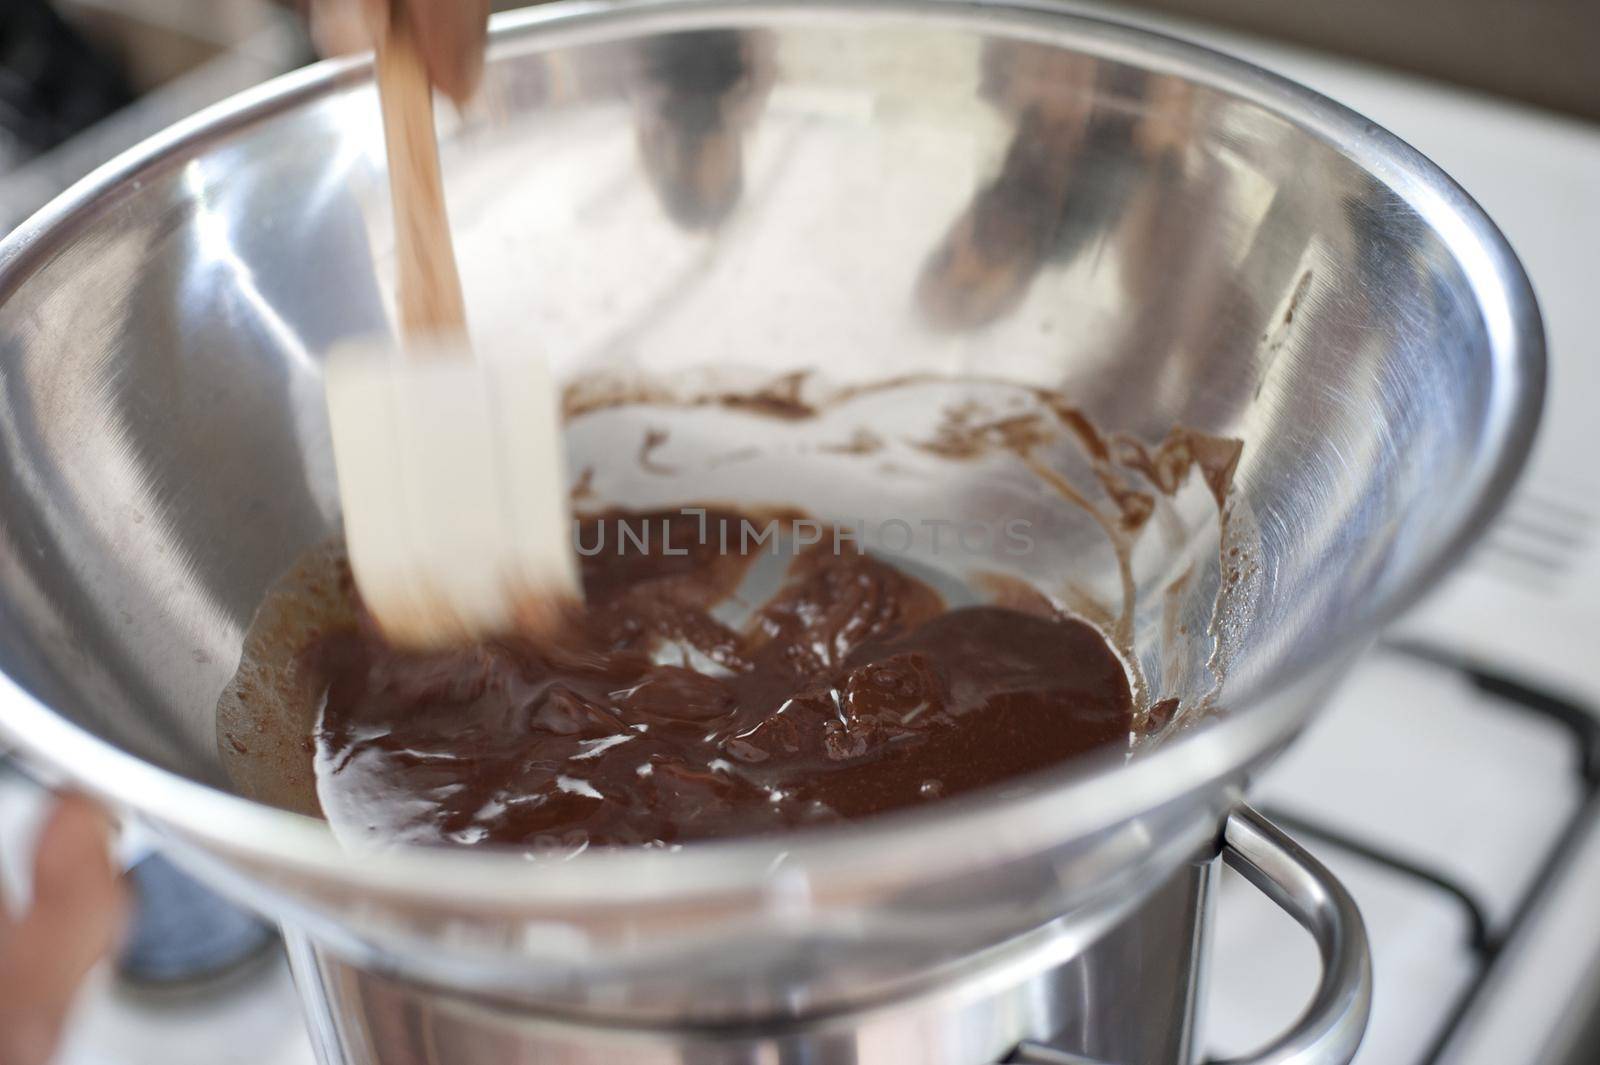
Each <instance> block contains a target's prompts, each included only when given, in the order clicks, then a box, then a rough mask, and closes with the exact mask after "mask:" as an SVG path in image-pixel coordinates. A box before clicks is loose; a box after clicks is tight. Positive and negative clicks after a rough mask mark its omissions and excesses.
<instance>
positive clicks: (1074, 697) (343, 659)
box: [300, 512, 1133, 848]
mask: <svg viewBox="0 0 1600 1065" xmlns="http://www.w3.org/2000/svg"><path fill="white" fill-rule="evenodd" d="M737 517H738V515H734V514H731V513H728V512H712V513H711V514H709V515H708V518H709V520H710V521H718V520H723V519H735V520H736V519H737ZM698 521H699V519H698V517H697V516H686V515H684V514H682V513H676V512H674V513H654V514H630V513H625V512H609V513H607V514H603V515H596V516H592V517H590V518H587V519H585V524H586V525H587V526H589V527H590V528H589V536H588V539H589V540H590V541H593V540H594V539H597V538H598V532H597V529H598V526H599V525H600V524H602V523H613V524H617V525H619V526H620V527H622V528H627V529H629V530H631V532H630V533H629V534H628V535H627V537H626V538H625V540H624V542H625V543H627V544H629V545H634V544H639V543H646V542H647V543H648V546H647V547H643V548H636V547H633V546H630V547H629V549H628V550H625V551H620V552H619V551H611V550H608V551H604V552H600V553H597V554H595V555H593V556H589V557H585V558H583V580H584V589H585V594H586V597H587V600H588V604H589V608H588V610H587V612H586V614H585V615H584V617H583V618H582V619H581V620H580V622H579V623H578V624H577V625H576V626H575V627H574V628H573V629H572V630H571V631H570V632H569V633H568V635H567V636H566V637H565V638H564V639H563V640H562V641H561V644H560V646H549V645H536V644H533V643H531V642H529V641H526V640H518V639H506V640H497V641H492V642H490V643H487V644H484V645H482V646H479V647H474V648H471V649H467V650H462V651H456V652H450V653H443V654H407V653H401V652H397V651H395V650H394V649H392V648H390V647H389V646H387V645H386V644H385V643H384V642H383V641H382V639H381V638H380V637H379V636H378V635H377V634H376V633H375V631H374V629H373V628H372V626H371V625H370V624H368V623H366V622H365V621H363V622H362V623H359V624H355V625H349V626H346V627H343V628H341V629H338V630H336V631H330V632H326V633H324V634H322V635H321V636H320V637H319V638H317V639H316V640H315V641H314V642H313V643H312V644H311V645H310V646H309V647H308V648H307V649H306V650H305V652H304V653H303V655H302V656H301V659H300V662H301V668H302V670H303V671H304V673H305V675H314V676H317V677H320V678H322V691H321V696H322V699H321V701H322V702H323V707H324V708H323V711H322V715H321V719H320V721H319V723H318V729H317V734H316V742H317V785H318V791H319V794H320V797H321V803H322V808H323V810H324V811H326V814H327V816H328V817H329V819H330V820H331V821H333V822H334V823H335V825H336V826H338V827H339V828H341V830H343V831H345V832H346V833H353V834H356V835H365V836H372V837H376V838H379V839H395V840H407V841H413V842H454V843H468V844H472V843H502V844H509V845H513V846H519V847H535V848H538V847H543V846H547V845H551V844H555V845H559V846H563V847H573V846H579V845H584V844H621V845H672V844H677V843H681V842H684V841H688V840H694V839H703V838H708V837H716V836H729V835H745V834H751V833H758V832H765V831H772V830H778V829H783V828H788V827H793V826H800V825H811V824H820V823H828V822H835V821H840V820H849V819H855V818H861V817H868V816H872V815H874V814H877V813H880V812H884V811H888V810H894V809H900V808H903V807H907V806H912V805H916V804H919V803H924V802H929V801H934V800H937V799H940V798H944V797H948V796H951V795H958V794H962V793H964V792H968V791H972V790H974V789H978V788H982V787H986V786H989V785H992V784H995V783H998V782H1001V781H1005V780H1009V779H1012V778H1015V777H1017V776H1018V775H1021V774H1025V773H1029V772H1032V771H1035V770H1039V769H1045V768H1048V767H1051V766H1055V765H1059V764H1060V763H1062V762H1063V761H1066V760H1068V759H1071V758H1073V757H1076V756H1078V755H1081V754H1084V753H1087V752H1090V751H1094V750H1100V749H1105V750H1125V749H1126V748H1127V744H1128V740H1129V733H1130V728H1131V724H1132V716H1133V701H1132V696H1131V692H1130V689H1129V684H1128V678H1127V674H1126V672H1125V670H1124V667H1123V664H1122V663H1121V661H1119V659H1118V658H1117V656H1116V655H1115V654H1114V653H1113V652H1112V651H1111V649H1110V648H1109V647H1108V646H1107V645H1106V643H1105V640H1104V639H1103V638H1102V637H1101V636H1100V634H1099V633H1098V632H1096V631H1095V630H1094V629H1093V628H1091V627H1090V626H1089V625H1087V624H1084V623H1083V622H1080V621H1076V620H1073V619H1070V618H1066V617H1062V616H1060V615H1059V614H1044V615H1041V614H1040V613H1039V612H1036V611H1034V610H1029V611H1026V612H1025V611H1023V610H1016V609H1010V608H1008V607H1005V606H977V607H967V608H963V609H958V610H946V608H945V606H944V603H943V602H942V600H941V599H940V597H939V595H938V594H937V593H936V592H934V591H933V589H932V588H930V587H928V586H927V585H926V584H924V583H922V582H921V581H919V580H916V579H915V578H912V577H910V576H908V575H907V574H905V573H903V572H901V571H899V570H897V569H894V568H893V567H891V566H889V565H887V564H885V563H884V562H882V561H879V560H877V559H875V558H873V557H870V556H861V555H856V554H854V553H847V554H843V555H836V554H833V553H831V552H822V551H812V552H809V553H806V554H802V555H800V556H799V557H798V558H796V559H795V560H794V562H793V563H792V564H791V565H790V566H789V571H788V575H787V578H786V580H785V581H784V582H783V584H782V585H781V587H780V588H779V589H778V590H777V592H776V593H775V594H774V595H772V596H771V597H770V598H769V599H767V600H766V602H765V603H764V604H762V605H760V607H759V608H758V609H756V610H755V611H754V613H753V614H752V615H751V617H750V619H749V621H748V623H746V624H744V625H741V626H738V627H734V626H732V625H730V624H728V623H726V622H724V621H723V620H720V619H719V618H718V617H717V616H716V615H715V614H714V612H713V611H714V608H715V607H716V606H717V605H718V604H719V603H721V602H723V601H725V600H726V599H727V598H728V596H729V595H730V594H731V593H732V592H733V590H734V588H735V587H736V586H737V585H738V584H739V582H740V580H741V578H742V577H743V575H744V573H745V568H746V565H747V564H748V561H749V560H748V558H741V557H739V556H737V555H730V554H725V553H723V552H721V551H720V550H719V549H718V545H717V544H716V543H715V541H714V540H713V541H710V542H708V543H701V542H698V541H697V539H696V537H695V534H696V532H697V526H698ZM652 531H655V532H657V533H659V535H654V536H651V532H652ZM646 537H649V539H648V541H647V540H646ZM679 552H682V553H679Z"/></svg>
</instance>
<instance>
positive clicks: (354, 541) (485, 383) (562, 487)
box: [326, 4, 580, 648]
mask: <svg viewBox="0 0 1600 1065" xmlns="http://www.w3.org/2000/svg"><path fill="white" fill-rule="evenodd" d="M404 11H405V5H403V4H400V5H396V6H395V14H394V17H393V18H392V19H391V21H390V24H389V28H388V31H387V33H386V35H385V37H384V39H383V40H381V41H380V42H379V46H378V58H377V79H378V92H379V95H380V97H381V98H382V104H383V127H384V137H385V140H386V142H387V147H388V158H389V187H390V195H391V198H392V200H393V207H394V223H395V254H396V261H397V271H398V284H397V294H398V300H397V302H398V308H399V317H400V334H401V341H400V344H399V346H398V347H396V346H395V344H394V343H393V342H392V341H390V340H387V339H385V340H383V341H372V342H368V343H361V344H351V345H344V346H341V347H340V348H338V349H336V350H335V351H334V352H332V353H331V354H330V355H329V358H328V365H327V374H326V385H327V397H328V414H329V418H330V421H331V427H332V436H333V453H334V463H335V466H336V468H337V470H338V476H339V493H340V496H341V499H342V502H343V505H344V525H345V539H346V542H347V544H348V548H349V553H350V564H351V569H352V570H353V572H354V575H355V579H356V584H357V587H358V588H359V589H360V591H361V596H362V599H363V600H364V601H365V603H366V605H367V608H368V609H369V610H370V611H371V612H372V614H373V616H374V617H375V618H376V619H377V622H378V624H379V626H380V627H381V628H382V630H383V632H384V634H385V636H387V637H388V638H389V639H390V640H391V641H393V642H395V643H397V644H399V645H402V646H409V647H417V648H427V647H440V646H447V645H450V644H455V643H463V642H466V641H469V640H472V639H474V638H479V637H483V636H490V635H496V634H500V633H504V632H507V631H510V630H521V631H526V632H533V633H535V634H542V633H548V632H549V630H550V629H551V628H552V627H554V626H556V625H558V624H560V622H561V620H562V619H563V618H564V617H565V616H566V612H567V610H568V608H569V607H570V606H572V605H573V604H574V603H576V602H577V601H578V596H579V594H580V593H579V586H578V580H577V566H576V563H575V561H574V559H573V556H572V550H571V546H570V543H571V541H570V539H569V535H568V531H569V527H570V517H569V512H568V502H567V488H566V476H565V464H564V459H563V454H562V449H561V438H560V432H559V411H558V403H557V398H556V394H555V386H554V383H553V381H552V380H551V377H550V373H549V368H548V366H547V365H546V364H545V362H544V360H543V359H541V358H539V357H538V356H537V355H536V354H534V353H531V352H516V353H506V354H497V353H492V352H490V353H485V352H478V353H476V354H475V353H474V352H473V351H472V349H471V348H470V347H469V346H468V343H467V332H466V315H465V309H464V305H463V301H462V295H461V280H460V277H459V276H458V274H457V271H456V261H455V253H454V251H453V249H452V247H451V244H450V230H449V222H448V220H447V218H446V215H445V206H444V189H443V185H442V182H441V178H440V172H439V146H438V140H437V137H436V134H435V132H434V125H433V96H432V89H431V87H430V86H429V83H428V78H427V73H426V69H425V67H424V65H423V60H422V57H421V55H420V54H419V52H418V50H417V46H416V40H415V37H414V35H413V34H414V31H413V30H412V28H411V27H410V25H409V24H408V23H407V21H406V19H405V16H404Z"/></svg>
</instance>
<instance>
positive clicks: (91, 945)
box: [0, 796, 123, 1065]
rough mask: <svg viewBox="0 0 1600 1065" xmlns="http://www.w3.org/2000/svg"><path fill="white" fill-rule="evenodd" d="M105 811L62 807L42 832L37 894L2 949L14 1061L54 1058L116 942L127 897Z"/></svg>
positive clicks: (71, 801) (2, 993)
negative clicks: (78, 1000)
mask: <svg viewBox="0 0 1600 1065" xmlns="http://www.w3.org/2000/svg"><path fill="white" fill-rule="evenodd" d="M109 837H110V828H109V823H108V822H107V820H106V817H105V815H104V814H103V813H102V812H101V811H100V809H99V808H98V807H97V806H95V805H94V804H93V803H91V802H89V801H88V800H87V799H84V798H81V797H76V796H70V797H67V798H65V799H63V800H62V801H61V802H60V804H58V805H57V807H56V809H55V811H54V812H53V813H52V814H51V815H50V817H49V819H48V820H47V821H46V822H45V826H44V828H43V829H42V830H41V832H40V835H39V843H38V846H37V849H36V853H35V857H34V872H33V899H32V903H31V907H30V909H29V910H28V912H27V914H26V915H25V916H23V917H22V918H21V919H20V920H19V921H18V922H17V924H16V925H15V927H14V928H13V929H12V930H11V933H10V934H9V935H8V936H7V937H6V941H5V944H4V948H3V951H0V1032H4V1033H5V1036H4V1037H3V1038H4V1040H5V1041H4V1042H0V1050H3V1051H4V1052H5V1053H6V1054H7V1055H9V1056H8V1057H5V1058H4V1060H5V1061H6V1062H7V1065H9V1063H10V1061H11V1060H13V1059H14V1060H15V1061H17V1062H18V1063H19V1065H35V1063H39V1065H42V1063H43V1062H45V1061H47V1060H48V1058H49V1055H50V1053H51V1051H52V1050H53V1048H54V1046H55V1043H56V1040H57V1038H58V1037H59V1035H60V1032H61V1025H62V1023H63V1022H64V1020H65V1019H66V1016H67V1010H68V1009H69V1008H70V1006H71V1004H72V999H73V996H74V994H75V992H76V991H77V989H78V985H79V984H81V983H82V982H83V979H84V977H85V976H87V975H88V972H89V970H90V969H91V968H93V967H94V964H95V963H96V962H97V961H99V960H100V958H101V957H103V956H104V955H105V954H106V953H107V952H108V951H109V950H110V949H111V947H112V946H113V945H114V943H115V941H116V937H117V933H118V931H119V929H120V928H121V926H122V919H123V900H122V892H121V889H120V886H119V884H118V881H117V870H116V867H115V866H114V865H113V864H112V861H111V856H110V849H109Z"/></svg>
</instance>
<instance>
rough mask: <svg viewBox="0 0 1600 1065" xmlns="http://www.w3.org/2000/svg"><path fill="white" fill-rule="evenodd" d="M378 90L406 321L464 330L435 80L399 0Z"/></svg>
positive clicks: (444, 330) (411, 328)
mask: <svg viewBox="0 0 1600 1065" xmlns="http://www.w3.org/2000/svg"><path fill="white" fill-rule="evenodd" d="M377 73H378V95H379V98H380V99H381V100H382V104H383V133H384V141H385V143H386V145H387V148H388V154H389V194H390V198H391V200H392V201H393V207H394V231H395V258H396V262H397V267H396V269H397V273H398V303H399V310H400V329H401V332H402V333H403V334H404V335H405V336H407V337H414V338H424V337H448V338H457V337H464V336H465V334H466V324H467V316H466V307H465V304H464V302H463V300H462V297H461V276H460V274H459V273H458V272H457V270H456V256H455V250H454V248H453V247H452V246H451V244H450V221H449V218H448V217H447V216H446V214H445V207H444V184H443V181H442V180H441V178H440V175H439V140H438V134H437V133H436V132H435V131H434V126H433V88H432V86H431V85H430V84H429V82H428V71H427V67H426V65H425V64H424V63H423V59H422V53H421V52H420V51H419V50H418V48H417V39H416V31H415V29H414V28H413V27H412V25H411V22H410V19H409V18H408V17H407V15H406V5H404V4H395V5H394V10H393V14H392V15H391V17H390V19H389V29H388V32H387V33H386V34H385V35H384V36H383V38H382V39H381V40H380V41H379V42H378V63H377Z"/></svg>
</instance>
